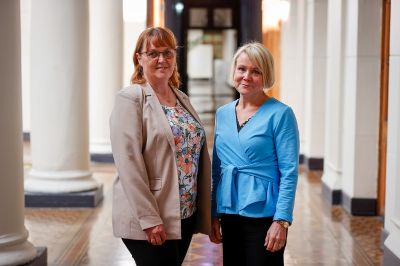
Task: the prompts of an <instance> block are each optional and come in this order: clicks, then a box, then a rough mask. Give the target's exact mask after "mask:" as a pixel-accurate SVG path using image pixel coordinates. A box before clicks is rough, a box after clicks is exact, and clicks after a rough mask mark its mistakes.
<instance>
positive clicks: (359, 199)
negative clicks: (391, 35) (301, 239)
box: [342, 0, 381, 215]
mask: <svg viewBox="0 0 400 266" xmlns="http://www.w3.org/2000/svg"><path fill="white" fill-rule="evenodd" d="M345 5H346V8H345V9H346V22H345V23H346V26H345V29H346V33H345V34H346V35H345V36H346V39H345V57H344V64H343V67H344V83H343V85H344V90H343V92H344V93H343V112H344V113H343V114H344V115H343V134H342V136H343V146H342V148H343V150H342V165H343V179H342V181H343V182H342V184H343V190H342V192H343V193H342V196H343V199H342V200H343V204H342V205H343V207H344V208H345V209H346V210H348V211H349V212H350V213H351V214H353V215H375V214H376V198H377V183H378V182H377V173H378V147H377V146H378V140H379V136H378V135H379V130H378V128H379V102H380V101H379V99H380V98H379V97H380V94H379V91H380V89H379V86H380V84H379V81H380V53H381V50H380V48H381V1H380V0H371V1H364V0H357V1H346V2H345Z"/></svg>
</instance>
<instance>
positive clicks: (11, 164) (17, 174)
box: [0, 0, 36, 265]
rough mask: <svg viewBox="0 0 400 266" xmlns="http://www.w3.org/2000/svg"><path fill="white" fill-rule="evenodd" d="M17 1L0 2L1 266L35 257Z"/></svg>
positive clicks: (21, 262)
mask: <svg viewBox="0 0 400 266" xmlns="http://www.w3.org/2000/svg"><path fill="white" fill-rule="evenodd" d="M19 3H20V2H19V1H14V0H3V1H0V36H1V42H0V57H1V58H2V60H1V61H0V79H1V97H0V123H1V125H2V126H1V138H0V158H1V160H0V265H19V264H24V263H27V262H29V261H31V260H33V259H35V257H36V249H35V248H34V247H33V246H32V244H31V243H29V242H28V241H27V239H28V231H27V230H26V228H25V225H24V178H23V177H24V174H23V162H22V106H21V48H20V40H21V39H20V4H19Z"/></svg>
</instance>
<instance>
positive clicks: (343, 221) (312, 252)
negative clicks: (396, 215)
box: [25, 164, 382, 266]
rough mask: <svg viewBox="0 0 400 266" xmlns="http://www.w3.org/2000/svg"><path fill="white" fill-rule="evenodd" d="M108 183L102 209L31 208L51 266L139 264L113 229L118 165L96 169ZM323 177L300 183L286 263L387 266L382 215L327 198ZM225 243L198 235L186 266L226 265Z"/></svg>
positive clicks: (31, 225)
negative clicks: (362, 213)
mask: <svg viewBox="0 0 400 266" xmlns="http://www.w3.org/2000/svg"><path fill="white" fill-rule="evenodd" d="M92 171H93V173H94V177H95V178H96V179H97V180H98V181H99V182H101V183H102V184H103V185H104V199H103V201H102V202H101V203H100V204H99V205H98V206H97V207H96V208H93V209H91V208H78V209H57V208H26V210H25V215H26V216H25V217H26V218H25V225H26V227H27V229H28V230H29V234H30V236H29V240H30V241H31V242H32V243H33V244H34V245H35V246H46V247H47V248H48V264H49V265H92V266H101V265H104V266H108V265H135V264H134V262H133V260H132V259H131V258H130V255H129V253H128V252H127V251H126V249H125V248H124V246H123V244H122V242H121V241H120V240H119V239H117V238H114V237H113V235H112V227H111V186H112V181H113V176H114V167H113V166H112V165H104V164H103V165H93V166H92ZM319 179H320V174H318V173H313V175H311V176H310V175H306V174H305V173H302V174H301V175H300V179H299V186H298V193H297V198H296V205H295V214H294V217H295V221H294V223H293V225H292V226H291V227H290V230H289V237H288V245H287V249H286V253H285V260H286V265H304V266H305V265H381V259H382V251H381V250H380V249H379V246H380V230H381V227H382V221H381V219H380V218H379V217H353V216H351V215H349V214H348V213H346V212H345V211H344V210H343V209H342V208H340V207H330V206H328V205H327V204H326V203H325V202H323V201H322V198H321V186H320V181H319ZM221 258H222V250H221V246H220V245H215V244H212V243H210V242H209V240H208V237H207V236H204V235H195V237H194V238H193V242H192V244H191V246H190V249H189V253H188V255H187V258H186V260H185V262H184V265H185V266H200V265H202V266H206V265H222V259H221Z"/></svg>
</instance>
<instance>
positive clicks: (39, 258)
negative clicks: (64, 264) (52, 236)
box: [23, 247, 47, 266]
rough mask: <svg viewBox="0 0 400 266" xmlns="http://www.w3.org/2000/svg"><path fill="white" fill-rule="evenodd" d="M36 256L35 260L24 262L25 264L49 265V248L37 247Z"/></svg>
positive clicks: (25, 265) (34, 265)
mask: <svg viewBox="0 0 400 266" xmlns="http://www.w3.org/2000/svg"><path fill="white" fill-rule="evenodd" d="M36 252H37V255H36V258H35V259H34V260H33V261H30V262H28V263H25V264H23V266H47V248H46V247H36Z"/></svg>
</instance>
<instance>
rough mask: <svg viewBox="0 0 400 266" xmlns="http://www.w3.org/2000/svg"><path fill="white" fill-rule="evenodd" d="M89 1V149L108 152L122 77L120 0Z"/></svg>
mask: <svg viewBox="0 0 400 266" xmlns="http://www.w3.org/2000/svg"><path fill="white" fill-rule="evenodd" d="M89 4H90V6H89V7H90V8H89V10H90V49H89V51H90V82H89V84H90V153H92V154H109V155H111V153H112V152H111V143H110V134H109V132H110V130H109V123H108V121H109V117H110V114H111V110H112V106H113V104H114V96H115V94H116V92H117V91H118V90H119V89H121V88H122V77H123V61H122V59H123V58H122V56H123V19H122V14H123V13H122V0H90V1H89ZM132 51H133V50H132Z"/></svg>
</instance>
